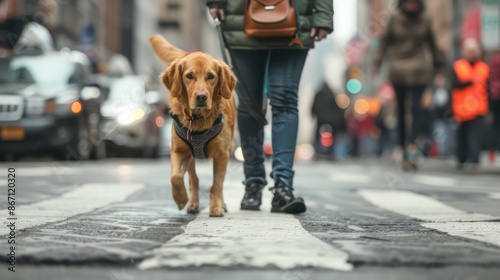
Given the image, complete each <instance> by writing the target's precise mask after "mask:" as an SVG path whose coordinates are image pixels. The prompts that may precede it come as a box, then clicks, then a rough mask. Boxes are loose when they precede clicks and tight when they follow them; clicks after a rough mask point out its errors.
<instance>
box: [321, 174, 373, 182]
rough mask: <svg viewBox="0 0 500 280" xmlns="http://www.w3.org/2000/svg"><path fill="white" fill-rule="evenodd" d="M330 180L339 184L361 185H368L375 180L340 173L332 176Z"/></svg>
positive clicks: (358, 175)
mask: <svg viewBox="0 0 500 280" xmlns="http://www.w3.org/2000/svg"><path fill="white" fill-rule="evenodd" d="M330 180H331V181H333V182H338V183H359V184H367V183H371V182H372V181H373V180H372V178H371V177H370V176H368V175H364V174H359V173H340V172H335V173H333V174H331V175H330Z"/></svg>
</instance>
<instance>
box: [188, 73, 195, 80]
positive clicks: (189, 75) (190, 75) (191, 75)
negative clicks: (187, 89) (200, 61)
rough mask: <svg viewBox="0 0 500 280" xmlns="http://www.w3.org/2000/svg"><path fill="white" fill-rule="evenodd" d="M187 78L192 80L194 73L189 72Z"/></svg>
mask: <svg viewBox="0 0 500 280" xmlns="http://www.w3.org/2000/svg"><path fill="white" fill-rule="evenodd" d="M186 78H188V79H190V80H192V79H193V78H194V77H193V74H187V76H186Z"/></svg>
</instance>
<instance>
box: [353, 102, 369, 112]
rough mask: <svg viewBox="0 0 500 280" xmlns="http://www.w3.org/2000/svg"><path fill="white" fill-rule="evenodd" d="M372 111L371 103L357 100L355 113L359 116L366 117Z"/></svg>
mask: <svg viewBox="0 0 500 280" xmlns="http://www.w3.org/2000/svg"><path fill="white" fill-rule="evenodd" d="M369 110H370V103H368V101H367V100H366V99H364V98H360V99H358V100H356V103H354V111H355V112H356V113H357V114H360V115H364V114H366V113H368V111H369Z"/></svg>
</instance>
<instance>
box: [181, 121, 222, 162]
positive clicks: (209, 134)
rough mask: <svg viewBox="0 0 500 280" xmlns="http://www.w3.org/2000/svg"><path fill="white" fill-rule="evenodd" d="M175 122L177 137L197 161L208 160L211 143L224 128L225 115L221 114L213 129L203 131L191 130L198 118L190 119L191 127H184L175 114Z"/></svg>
mask: <svg viewBox="0 0 500 280" xmlns="http://www.w3.org/2000/svg"><path fill="white" fill-rule="evenodd" d="M171 116H172V119H173V120H174V129H175V133H176V134H177V136H179V137H180V138H181V139H182V140H183V141H184V142H185V143H186V144H188V146H189V148H191V153H192V154H193V156H194V157H195V158H197V159H206V158H208V152H207V146H208V143H210V141H212V140H213V139H214V138H215V137H217V135H219V133H220V132H221V131H222V128H223V127H224V114H220V115H219V117H217V119H216V120H215V121H214V124H213V125H212V127H210V128H209V129H207V130H203V131H193V130H192V129H191V123H192V122H193V121H196V120H197V119H199V118H197V117H194V116H193V117H191V118H190V119H189V127H185V126H184V125H182V123H181V121H180V120H179V117H178V116H177V115H175V114H171Z"/></svg>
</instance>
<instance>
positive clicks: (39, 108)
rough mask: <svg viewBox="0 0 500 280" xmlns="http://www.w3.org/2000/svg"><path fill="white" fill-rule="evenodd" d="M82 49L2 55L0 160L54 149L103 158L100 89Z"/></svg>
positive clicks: (64, 156)
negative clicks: (90, 80)
mask: <svg viewBox="0 0 500 280" xmlns="http://www.w3.org/2000/svg"><path fill="white" fill-rule="evenodd" d="M90 71H91V69H90V61H89V60H88V58H87V57H86V56H85V55H84V54H83V53H80V52H75V51H69V50H63V51H47V50H40V49H36V48H35V49H30V50H21V51H19V52H18V53H17V54H15V55H14V56H11V57H5V58H0V158H5V157H6V156H9V158H11V157H12V156H16V155H21V154H30V155H31V154H34V153H51V154H54V155H55V156H56V157H57V158H58V159H60V160H85V159H89V158H101V157H103V156H104V155H105V147H104V145H103V144H102V143H101V141H100V140H99V123H100V115H99V111H100V103H101V101H100V98H101V93H100V90H99V88H97V87H95V86H92V85H89V84H87V83H86V81H87V77H88V75H89V73H90Z"/></svg>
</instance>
